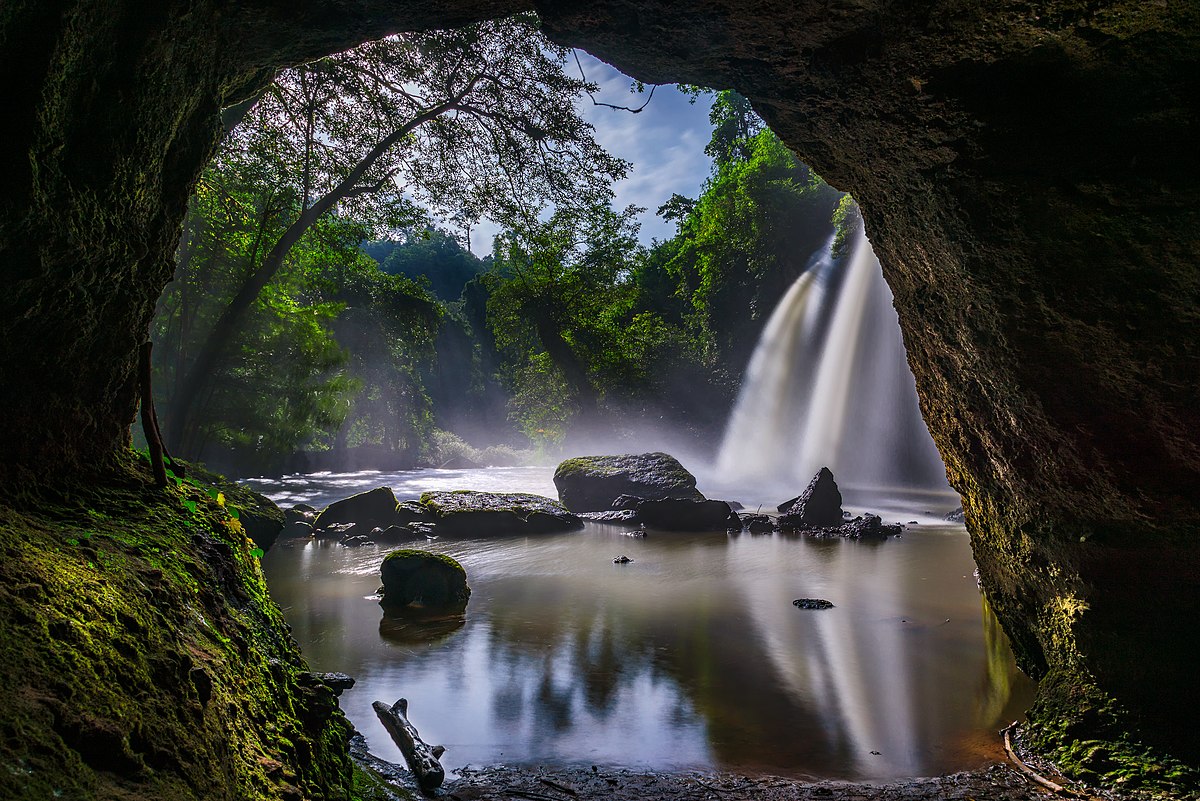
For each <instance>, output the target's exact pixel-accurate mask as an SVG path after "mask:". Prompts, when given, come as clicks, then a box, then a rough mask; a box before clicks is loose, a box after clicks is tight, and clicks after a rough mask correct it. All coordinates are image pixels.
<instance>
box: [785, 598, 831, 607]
mask: <svg viewBox="0 0 1200 801" xmlns="http://www.w3.org/2000/svg"><path fill="white" fill-rule="evenodd" d="M792 606H795V607H797V608H799V609H832V608H833V604H832V603H830V602H829V601H826V600H825V599H824V598H797V599H796V600H794V601H792Z"/></svg>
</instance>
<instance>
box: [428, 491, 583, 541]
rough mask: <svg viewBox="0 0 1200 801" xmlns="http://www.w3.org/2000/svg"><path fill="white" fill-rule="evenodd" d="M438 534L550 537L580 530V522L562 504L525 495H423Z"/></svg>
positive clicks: (445, 493) (464, 493)
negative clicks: (563, 532)
mask: <svg viewBox="0 0 1200 801" xmlns="http://www.w3.org/2000/svg"><path fill="white" fill-rule="evenodd" d="M421 504H422V505H423V506H424V507H425V508H426V509H428V510H429V511H430V512H431V513H432V515H433V518H434V521H435V523H436V531H437V533H438V534H439V535H442V534H449V535H452V536H459V537H488V536H493V535H497V534H551V533H554V532H559V531H574V530H576V529H580V528H583V521H582V520H580V519H579V518H578V517H576V516H575V515H573V514H571V513H570V512H568V511H567V510H566V509H564V508H563V506H562V505H561V504H559V503H558V502H556V501H553V500H551V499H550V498H545V497H543V496H541V495H531V494H529V493H525V492H509V493H499V492H474V491H472V490H455V491H454V492H426V493H425V494H424V495H422V496H421Z"/></svg>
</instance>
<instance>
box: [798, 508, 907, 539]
mask: <svg viewBox="0 0 1200 801" xmlns="http://www.w3.org/2000/svg"><path fill="white" fill-rule="evenodd" d="M779 521H780V524H781V526H782V527H783V529H784V530H785V531H798V532H801V533H803V534H807V535H809V536H811V537H828V538H834V537H841V538H843V539H848V540H871V539H879V540H882V539H887V538H888V537H899V536H900V534H901V533H902V532H903V531H904V527H903V526H900V525H896V524H891V523H884V522H883V520H882V519H881V518H880V517H879V515H872V514H866V515H859V516H858V517H856V518H854V519H853V520H847V521H845V522H843V523H840V524H839V525H836V526H806V525H804V524H796V523H792V524H790V525H789V524H786V523H785V522H784V518H783V517H781V518H779Z"/></svg>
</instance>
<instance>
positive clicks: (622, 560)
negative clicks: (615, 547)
mask: <svg viewBox="0 0 1200 801" xmlns="http://www.w3.org/2000/svg"><path fill="white" fill-rule="evenodd" d="M632 561H633V560H632V559H630V558H629V557H628V556H625V555H624V554H622V555H621V556H618V557H616V558H615V559H613V564H614V565H627V564H629V563H630V562H632Z"/></svg>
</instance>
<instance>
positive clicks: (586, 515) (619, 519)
mask: <svg viewBox="0 0 1200 801" xmlns="http://www.w3.org/2000/svg"><path fill="white" fill-rule="evenodd" d="M579 516H580V517H582V518H583V519H584V520H590V521H591V522H593V523H611V524H613V525H624V526H636V525H638V524H639V523H641V520H642V519H641V518H640V517H638V513H637V510H636V509H609V510H608V511H607V512H580V513H579Z"/></svg>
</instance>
